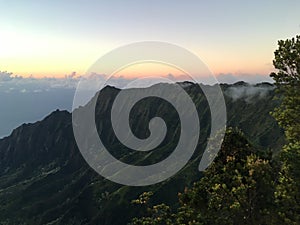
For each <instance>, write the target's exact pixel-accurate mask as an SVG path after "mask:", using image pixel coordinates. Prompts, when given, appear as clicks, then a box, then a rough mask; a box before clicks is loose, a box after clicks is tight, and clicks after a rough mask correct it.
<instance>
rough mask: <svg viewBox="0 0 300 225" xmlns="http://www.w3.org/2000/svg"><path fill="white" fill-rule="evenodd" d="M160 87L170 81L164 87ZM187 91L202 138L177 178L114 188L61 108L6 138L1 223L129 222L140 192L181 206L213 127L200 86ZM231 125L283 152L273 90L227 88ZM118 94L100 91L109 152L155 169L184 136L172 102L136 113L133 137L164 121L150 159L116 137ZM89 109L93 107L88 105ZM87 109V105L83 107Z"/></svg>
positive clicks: (150, 101)
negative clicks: (90, 160)
mask: <svg viewBox="0 0 300 225" xmlns="http://www.w3.org/2000/svg"><path fill="white" fill-rule="evenodd" d="M160 85H162V88H163V86H164V85H167V84H160ZM184 87H185V90H186V91H187V93H189V95H190V96H191V98H192V99H193V101H194V102H195V104H196V107H197V110H198V112H199V119H200V124H201V135H200V140H199V143H198V147H197V150H196V151H195V154H194V155H193V157H192V159H191V160H190V162H189V163H188V165H186V166H185V167H184V168H183V169H182V170H181V171H180V172H179V173H178V174H177V175H176V176H174V177H172V178H170V179H168V180H166V181H164V182H162V183H159V184H156V185H152V186H149V187H128V186H122V185H118V184H115V183H113V182H111V181H109V180H106V179H104V178H102V177H101V176H100V175H98V174H97V173H96V172H94V171H93V170H92V169H91V168H90V167H89V166H88V165H87V163H86V162H85V161H84V159H83V157H82V156H81V154H80V152H79V150H78V148H77V146H76V142H75V139H74V136H73V130H72V115H71V114H70V113H69V112H67V111H55V112H53V113H52V114H50V115H49V116H47V117H46V118H45V119H44V120H42V121H40V122H36V123H34V124H24V125H22V126H20V127H19V128H17V129H15V130H14V131H13V132H12V134H11V135H10V136H9V137H7V138H4V139H2V140H0V224H32V225H34V224H105V225H106V224H107V225H108V224H109V225H113V224H126V223H127V222H128V221H129V220H130V218H132V217H136V216H138V215H139V213H140V212H139V210H138V209H137V208H136V207H133V206H132V205H131V204H130V202H131V200H132V199H136V198H137V197H138V196H139V195H140V194H141V193H142V192H145V191H150V190H151V191H153V192H154V193H155V194H154V196H153V201H154V202H155V201H157V202H165V203H167V204H170V205H174V204H176V199H177V193H178V192H179V191H182V190H183V189H184V187H186V186H190V185H191V184H192V183H193V182H194V181H195V180H197V179H199V178H200V177H201V174H200V173H199V172H198V169H197V168H198V164H199V162H200V159H201V154H202V151H203V149H204V147H205V145H206V141H207V138H208V136H209V130H210V111H209V108H208V104H207V101H206V99H205V97H204V96H203V93H202V91H201V90H200V89H199V87H198V86H197V85H194V84H190V83H185V85H184ZM222 89H223V91H224V96H225V101H226V105H227V114H228V126H232V127H238V128H239V129H241V130H242V131H243V132H244V133H245V135H246V136H247V137H248V138H249V140H250V141H251V142H252V143H253V144H254V145H256V146H258V147H259V148H262V149H269V148H270V149H272V150H273V151H275V152H276V151H277V150H278V149H279V148H280V147H281V146H282V144H283V142H284V139H283V132H282V131H281V130H280V129H279V127H278V126H277V124H276V122H275V120H274V119H273V118H272V117H271V116H270V115H269V112H270V111H271V110H272V109H273V108H274V107H276V106H277V105H278V104H279V103H278V102H276V101H273V100H272V99H273V98H274V95H275V93H274V90H273V89H274V87H273V86H272V85H270V84H259V85H255V86H251V85H248V84H246V83H236V84H234V85H227V84H223V85H222ZM119 91H120V90H119V89H116V88H113V87H106V88H104V89H103V90H102V91H100V94H99V98H98V104H97V107H96V124H97V128H98V133H99V136H100V137H101V139H102V140H103V142H104V143H105V145H106V146H107V147H108V148H109V149H110V150H111V153H112V154H113V155H114V156H115V157H116V158H118V159H119V160H121V161H124V162H128V163H131V164H136V165H144V164H153V163H155V162H158V161H160V160H161V159H163V158H165V157H166V156H167V155H169V154H170V153H171V152H172V150H173V149H174V146H176V143H177V141H178V138H179V135H180V133H179V131H178V130H179V129H178V128H179V126H180V124H179V118H178V115H177V113H176V111H175V110H174V109H173V108H172V105H170V104H169V103H167V102H165V101H163V100H161V99H157V98H147V99H146V100H142V101H141V102H139V104H137V105H136V106H135V107H134V108H133V110H132V113H131V115H130V121H131V122H130V125H131V127H132V131H133V133H134V134H135V135H136V136H138V137H140V138H145V137H147V135H149V133H148V132H149V131H148V130H147V128H148V122H149V120H150V119H151V118H152V117H153V116H161V117H162V118H163V119H164V120H165V122H166V124H167V126H168V132H167V135H166V138H165V140H164V141H163V143H162V144H161V145H160V146H159V147H158V148H157V149H155V150H154V151H152V152H151V153H150V154H149V153H147V154H145V153H136V152H133V151H131V150H130V149H127V148H126V147H124V146H123V145H122V144H121V143H120V142H119V141H118V140H117V138H116V137H115V135H114V132H113V130H112V127H111V122H110V109H111V106H112V103H113V100H114V98H115V96H116V95H117V94H118V92H119ZM85 107H89V106H88V105H87V106H85ZM80 110H84V108H82V109H80Z"/></svg>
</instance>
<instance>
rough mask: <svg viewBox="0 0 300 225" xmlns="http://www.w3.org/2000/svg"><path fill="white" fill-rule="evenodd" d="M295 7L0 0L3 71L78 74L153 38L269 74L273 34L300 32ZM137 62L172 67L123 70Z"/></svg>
mask: <svg viewBox="0 0 300 225" xmlns="http://www.w3.org/2000/svg"><path fill="white" fill-rule="evenodd" d="M299 9H300V1H299V0H290V1H283V0H272V1H271V0H265V1H262V0H252V1H242V0H227V1H217V0H197V1H196V0H187V1H179V0H176V1H174V0H173V1H157V0H152V1H147V0H139V1H138V0H127V1H121V0H119V1H116V0H110V1H104V0H103V1H101V0H97V1H96V0H91V1H88V0H73V1H71V0H70V1H67V0H52V1H46V0H26V1H19V0H10V1H4V0H0V12H1V13H0V71H8V72H12V73H13V74H16V75H20V76H25V77H28V76H31V75H32V76H34V77H45V76H46V77H63V76H65V75H66V74H71V73H73V72H76V74H78V75H80V74H84V73H85V71H87V70H88V68H89V67H90V66H91V65H92V64H93V63H94V62H95V61H96V60H97V59H98V58H99V57H101V56H102V55H103V54H105V53H107V52H109V51H111V50H112V49H115V48H117V47H119V46H122V45H126V44H130V43H133V42H137V41H149V40H155V41H164V42H169V43H172V44H176V45H179V46H181V47H183V48H186V49H188V50H190V51H191V52H193V53H195V54H196V55H197V56H198V57H199V58H200V59H201V60H202V61H203V62H204V63H205V64H206V65H207V66H208V67H209V69H210V70H211V71H212V72H213V73H214V74H215V75H217V76H219V77H222V76H223V77H224V76H229V77H230V76H240V77H241V78H242V77H244V78H245V77H246V78H249V79H251V77H259V76H268V75H269V73H270V72H271V71H272V70H273V67H272V59H273V52H274V50H275V49H276V46H277V41H278V40H279V39H287V38H291V37H293V36H295V35H296V34H299V33H300V13H299ZM142 68H144V69H145V68H146V69H145V70H148V71H152V72H153V73H170V71H171V69H170V68H169V69H170V71H169V69H168V68H165V69H164V70H162V69H161V67H160V68H159V69H158V70H157V71H155V68H151V69H149V68H147V67H136V70H139V71H138V72H137V71H134V69H131V70H127V71H125V72H124V73H123V74H121V75H123V76H130V74H128V73H129V72H130V73H132V74H134V73H136V74H138V73H140V70H142ZM141 72H143V71H141Z"/></svg>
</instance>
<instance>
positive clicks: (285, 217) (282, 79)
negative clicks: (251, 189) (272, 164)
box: [271, 36, 300, 224]
mask: <svg viewBox="0 0 300 225" xmlns="http://www.w3.org/2000/svg"><path fill="white" fill-rule="evenodd" d="M273 64H274V67H275V68H276V69H277V70H278V72H277V73H272V74H271V77H273V79H274V80H275V84H276V86H277V89H278V91H279V92H281V93H283V99H282V104H281V105H280V106H279V107H278V108H276V109H275V110H274V112H273V113H272V115H273V116H274V117H275V118H276V120H277V121H278V123H279V125H280V126H282V127H283V128H284V130H285V135H286V138H287V144H286V145H285V146H284V147H283V150H282V152H281V154H280V159H281V162H282V163H281V170H280V173H279V179H278V185H277V187H276V192H275V197H276V204H277V207H276V208H277V212H278V217H279V220H281V222H282V223H284V224H300V185H299V184H300V140H299V138H300V118H299V116H300V36H296V38H292V39H288V40H285V41H283V40H281V41H279V42H278V49H277V50H276V51H275V59H274V61H273Z"/></svg>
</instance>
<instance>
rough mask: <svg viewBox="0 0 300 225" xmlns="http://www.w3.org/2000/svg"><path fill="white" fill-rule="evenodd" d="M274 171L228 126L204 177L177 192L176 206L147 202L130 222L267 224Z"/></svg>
mask: <svg viewBox="0 0 300 225" xmlns="http://www.w3.org/2000/svg"><path fill="white" fill-rule="evenodd" d="M274 175H275V172H274V170H273V168H272V166H271V164H270V159H269V158H261V157H260V156H259V155H258V153H257V152H256V151H255V149H253V148H252V147H251V146H250V144H249V143H248V142H247V140H246V139H245V138H244V137H243V135H242V134H241V132H240V131H236V130H233V129H229V130H228V131H227V134H226V137H225V140H224V142H223V146H222V148H221V151H220V152H219V155H218V157H217V158H216V160H215V161H214V162H213V163H212V165H211V166H210V167H209V168H208V169H207V170H206V171H205V172H204V174H203V178H202V179H201V180H200V181H198V182H196V183H195V184H194V185H193V187H192V188H190V189H186V190H185V192H184V193H182V194H179V202H180V207H179V208H178V209H176V210H175V211H174V212H173V213H172V212H171V209H170V207H169V206H166V205H164V204H162V205H157V206H152V207H149V206H148V212H147V213H148V214H147V215H146V216H144V217H142V218H140V219H137V218H135V219H134V220H133V223H132V224H135V225H137V224H199V225H200V224H270V221H271V218H272V217H271V214H272V212H273V210H274V204H273V203H274V195H273V193H274V182H273V180H274ZM142 197H143V196H142ZM156 209H159V210H156ZM158 220H159V222H161V223H158Z"/></svg>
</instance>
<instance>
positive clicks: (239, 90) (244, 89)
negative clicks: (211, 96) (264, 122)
mask: <svg viewBox="0 0 300 225" xmlns="http://www.w3.org/2000/svg"><path fill="white" fill-rule="evenodd" d="M274 88H275V86H273V85H271V84H260V85H253V84H252V85H251V84H247V83H241V84H238V83H237V84H235V85H234V86H231V87H229V88H228V89H227V90H226V91H225V92H224V94H225V95H226V96H228V97H230V98H232V99H233V100H234V101H236V100H238V99H244V100H245V101H246V102H248V103H251V102H255V100H257V99H261V98H264V97H266V96H267V94H268V93H269V92H270V91H272V90H274Z"/></svg>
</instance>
